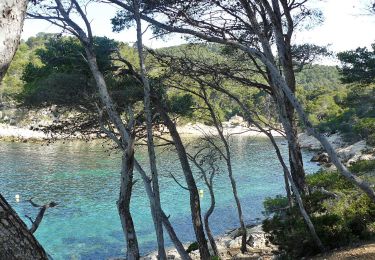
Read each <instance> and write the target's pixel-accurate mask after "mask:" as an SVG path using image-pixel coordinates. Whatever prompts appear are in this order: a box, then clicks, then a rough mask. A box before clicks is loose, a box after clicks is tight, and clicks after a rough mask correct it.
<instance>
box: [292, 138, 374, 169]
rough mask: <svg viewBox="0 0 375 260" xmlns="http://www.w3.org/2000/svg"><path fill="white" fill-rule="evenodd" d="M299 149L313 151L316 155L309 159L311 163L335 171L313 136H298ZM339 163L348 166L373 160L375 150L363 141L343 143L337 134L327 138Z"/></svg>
mask: <svg viewBox="0 0 375 260" xmlns="http://www.w3.org/2000/svg"><path fill="white" fill-rule="evenodd" d="M298 139H299V142H300V145H301V148H305V149H308V150H312V151H315V152H316V154H315V155H314V156H313V157H312V158H311V161H312V162H317V163H319V164H320V165H322V166H323V167H324V168H326V169H328V170H336V167H335V166H334V165H333V164H332V163H331V160H330V158H329V156H328V154H327V153H326V152H325V151H324V150H323V148H322V146H321V144H320V143H319V141H318V140H317V139H315V138H314V137H313V136H309V135H308V134H306V133H302V134H300V135H299V136H298ZM327 139H328V141H329V142H330V143H331V145H332V146H333V148H334V149H335V151H336V152H337V155H338V156H339V158H340V159H341V161H342V162H343V163H344V164H346V165H347V166H350V165H351V164H353V163H355V162H357V161H363V160H365V161H366V160H375V148H374V147H372V146H369V145H368V144H367V143H366V141H365V140H360V141H358V142H355V143H348V142H345V141H344V139H343V137H342V135H340V134H339V133H336V134H332V135H329V136H327Z"/></svg>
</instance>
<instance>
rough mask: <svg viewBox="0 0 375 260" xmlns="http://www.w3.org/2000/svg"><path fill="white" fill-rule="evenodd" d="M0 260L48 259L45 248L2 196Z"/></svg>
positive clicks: (0, 208) (0, 210) (0, 201)
mask: <svg viewBox="0 0 375 260" xmlns="http://www.w3.org/2000/svg"><path fill="white" fill-rule="evenodd" d="M0 259H9V260H13V259H22V260H23V259H24V260H29V259H48V257H47V254H46V252H45V251H44V249H43V247H42V246H41V245H40V244H39V243H38V241H37V240H36V239H35V237H34V236H33V234H32V233H31V232H30V231H29V230H28V229H27V226H26V225H25V223H23V221H22V220H21V219H20V217H18V215H17V213H16V212H15V211H14V210H13V209H12V207H11V206H10V205H9V204H8V203H7V202H6V200H5V199H4V197H3V196H1V195H0Z"/></svg>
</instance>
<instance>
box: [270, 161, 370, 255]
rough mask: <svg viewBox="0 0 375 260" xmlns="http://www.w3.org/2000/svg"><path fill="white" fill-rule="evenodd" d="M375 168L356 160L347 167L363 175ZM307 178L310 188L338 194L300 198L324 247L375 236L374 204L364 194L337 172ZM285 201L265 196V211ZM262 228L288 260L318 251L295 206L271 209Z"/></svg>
mask: <svg viewBox="0 0 375 260" xmlns="http://www.w3.org/2000/svg"><path fill="white" fill-rule="evenodd" d="M374 169H375V161H361V162H357V163H355V164H353V165H352V166H351V168H350V170H351V171H353V172H355V173H357V174H361V175H363V177H367V174H366V173H368V172H371V171H373V170H374ZM306 181H307V183H308V185H309V186H310V187H312V186H315V187H322V188H324V189H326V190H328V191H330V192H333V193H336V194H337V197H334V196H330V195H329V194H326V193H322V192H320V191H315V192H311V193H310V194H309V195H305V196H303V198H302V199H303V201H304V205H305V208H306V211H307V212H308V213H309V215H310V217H311V221H312V222H313V224H314V226H315V229H316V232H317V234H318V236H319V238H320V239H321V241H322V243H323V245H324V246H325V247H326V248H327V249H332V248H337V247H341V246H345V245H348V244H350V243H352V242H357V241H359V240H367V239H373V238H375V204H374V203H373V202H372V200H371V199H370V198H369V197H368V196H367V195H366V194H363V193H362V192H360V191H359V190H358V189H357V188H355V187H354V186H353V185H352V184H351V183H349V182H348V181H346V180H345V179H344V178H343V177H342V176H341V175H340V174H339V173H337V172H325V171H319V172H318V173H316V174H313V175H308V176H307V178H306ZM285 201H287V200H286V197H282V196H280V195H278V196H276V197H275V198H267V199H266V200H265V202H264V206H265V208H266V211H267V210H271V209H274V208H277V207H279V205H282V202H285ZM263 229H264V230H265V231H266V232H269V234H270V235H269V239H270V241H271V242H272V243H274V244H276V245H279V247H280V248H281V249H282V250H283V251H284V252H285V253H286V255H287V256H288V257H291V259H295V258H297V257H302V256H309V255H313V254H316V253H318V252H319V249H318V248H317V247H316V245H315V243H314V241H313V239H312V238H311V236H310V233H309V230H308V228H307V226H306V224H305V222H304V220H303V218H302V216H301V214H300V212H299V210H298V208H297V206H294V207H293V208H292V209H290V210H288V211H286V210H284V211H283V212H281V211H274V215H273V216H272V218H269V219H266V220H264V221H263Z"/></svg>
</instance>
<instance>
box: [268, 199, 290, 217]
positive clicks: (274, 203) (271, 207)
mask: <svg viewBox="0 0 375 260" xmlns="http://www.w3.org/2000/svg"><path fill="white" fill-rule="evenodd" d="M263 206H264V212H263V214H264V215H270V214H271V213H274V212H276V211H278V210H281V209H283V208H286V207H287V206H288V198H287V197H284V196H282V195H276V197H274V198H271V197H267V198H265V199H264V201H263Z"/></svg>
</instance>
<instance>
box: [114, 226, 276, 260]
mask: <svg viewBox="0 0 375 260" xmlns="http://www.w3.org/2000/svg"><path fill="white" fill-rule="evenodd" d="M247 234H248V237H247V247H246V248H247V252H246V253H244V254H243V253H241V250H240V247H241V238H242V237H241V232H240V229H238V228H236V229H233V230H230V231H227V232H226V233H225V234H224V235H221V236H217V237H216V238H215V241H216V245H217V248H218V250H219V257H220V259H222V260H226V259H238V260H240V259H249V260H251V259H254V260H255V259H262V260H271V259H276V258H277V254H278V253H277V252H278V248H277V246H275V245H273V244H271V243H270V242H269V240H268V239H267V233H265V232H264V231H263V230H262V225H260V224H259V225H249V226H247ZM188 246H189V244H188V243H187V244H185V248H188ZM209 248H210V247H209ZM210 250H211V248H210ZM166 253H167V257H168V259H176V260H180V259H181V257H180V255H179V254H178V252H177V250H176V249H175V248H169V249H167V252H166ZM189 255H190V257H191V258H192V259H193V260H199V259H200V257H199V251H198V250H195V251H192V252H191V253H190V254H189ZM141 259H142V260H157V251H154V252H151V253H149V254H147V255H145V256H142V257H141ZM108 260H125V258H123V257H113V258H109V259H108Z"/></svg>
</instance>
